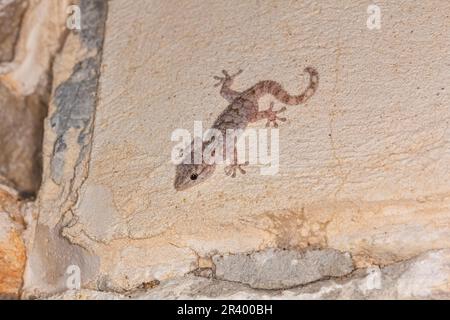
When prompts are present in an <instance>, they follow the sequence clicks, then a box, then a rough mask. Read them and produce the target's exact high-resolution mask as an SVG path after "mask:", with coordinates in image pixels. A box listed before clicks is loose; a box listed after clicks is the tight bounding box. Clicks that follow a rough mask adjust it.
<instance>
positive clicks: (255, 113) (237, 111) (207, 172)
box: [174, 67, 319, 191]
mask: <svg viewBox="0 0 450 320" xmlns="http://www.w3.org/2000/svg"><path fill="white" fill-rule="evenodd" d="M222 72H223V74H224V76H223V77H214V78H215V79H216V80H219V83H217V84H216V85H215V86H216V87H217V86H220V85H222V87H221V90H220V94H221V95H222V97H224V98H225V99H226V100H227V101H228V102H229V103H230V105H228V107H227V108H226V109H225V110H224V111H223V112H222V113H221V114H220V115H219V116H218V117H217V119H216V121H215V122H214V124H213V125H212V127H211V128H212V129H217V130H219V131H220V132H221V133H222V135H223V137H226V132H227V130H228V129H235V130H238V129H241V130H244V129H245V128H246V127H247V125H248V124H249V123H252V122H256V121H258V120H262V119H267V124H266V127H269V126H270V125H271V124H272V125H273V126H274V127H275V128H276V127H278V123H277V120H279V121H282V122H284V121H286V118H280V117H279V116H278V114H279V113H281V112H283V111H285V110H286V107H283V108H281V109H280V110H279V111H274V110H273V102H272V103H271V104H270V107H269V109H267V110H264V111H260V110H259V105H258V100H259V99H260V98H261V97H263V96H265V95H266V94H270V95H272V96H274V97H275V98H276V99H277V100H278V101H280V102H282V103H284V104H286V105H290V106H292V105H299V104H301V103H304V102H305V101H306V100H308V99H309V98H310V97H312V96H313V95H314V93H315V92H316V90H317V87H318V85H319V74H318V73H317V70H316V69H314V68H312V67H307V68H306V69H305V72H307V73H308V74H309V76H310V80H309V85H308V87H307V88H306V89H305V91H303V92H302V93H301V94H299V95H295V96H292V95H290V94H289V93H287V92H286V90H284V89H283V87H282V86H281V85H280V84H279V83H278V82H275V81H272V80H265V81H260V82H258V83H257V84H256V85H254V86H253V87H251V88H249V89H247V90H245V91H243V92H238V91H234V90H233V89H231V85H232V84H233V80H234V78H235V77H236V76H237V75H239V74H241V73H242V70H239V72H237V73H236V74H234V75H231V76H230V75H229V74H228V73H227V72H226V71H225V70H223V71H222ZM213 142H214V139H210V140H207V141H203V142H202V143H201V144H200V145H201V146H202V152H203V151H204V150H205V149H206V148H207V147H208V146H209V145H210V144H212V143H213ZM228 145H231V147H232V148H233V149H234V150H232V152H233V154H234V159H233V163H232V164H231V165H229V166H227V167H226V168H225V173H226V174H227V175H229V176H231V177H235V176H236V170H239V171H240V172H241V173H243V174H245V170H244V169H243V168H242V166H244V165H247V164H248V163H245V164H238V163H237V152H236V148H235V142H234V143H233V144H228ZM193 146H194V141H193V142H192V143H191V153H190V154H188V156H187V157H186V158H185V159H189V157H190V160H191V161H189V162H190V163H186V162H187V161H183V162H182V163H181V164H178V165H177V167H176V173H175V181H174V187H175V189H176V190H177V191H181V190H185V189H188V188H191V187H192V186H195V185H197V184H199V183H201V182H203V181H205V180H206V179H207V178H209V177H210V176H211V175H212V174H213V172H214V170H215V167H216V164H214V163H213V164H208V163H205V162H204V161H201V163H199V164H195V163H193V162H192V160H193V159H194V152H195V150H194V148H192V147H193ZM225 146H227V144H226V143H225ZM224 154H228V153H226V151H224Z"/></svg>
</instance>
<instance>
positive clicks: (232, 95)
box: [214, 70, 242, 103]
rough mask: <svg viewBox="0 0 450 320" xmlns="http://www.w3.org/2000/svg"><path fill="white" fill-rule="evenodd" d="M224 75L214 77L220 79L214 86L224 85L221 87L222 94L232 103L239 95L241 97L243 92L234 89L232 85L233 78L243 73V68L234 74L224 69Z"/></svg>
mask: <svg viewBox="0 0 450 320" xmlns="http://www.w3.org/2000/svg"><path fill="white" fill-rule="evenodd" d="M222 73H223V75H224V76H223V77H218V76H215V77H214V79H216V80H219V82H218V83H216V84H215V85H214V86H215V87H218V86H220V85H222V88H221V89H220V95H221V96H222V97H224V98H225V99H226V100H227V101H228V102H230V103H232V102H233V101H234V100H235V99H236V98H237V97H239V96H240V95H241V94H242V93H241V92H238V91H234V90H233V89H231V85H232V84H233V80H234V78H235V77H237V76H238V75H240V74H241V73H242V70H239V71H238V72H236V73H235V74H233V75H231V76H230V75H229V74H228V72H227V71H225V70H222Z"/></svg>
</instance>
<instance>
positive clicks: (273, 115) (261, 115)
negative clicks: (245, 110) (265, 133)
mask: <svg viewBox="0 0 450 320" xmlns="http://www.w3.org/2000/svg"><path fill="white" fill-rule="evenodd" d="M273 106H274V103H273V102H271V103H270V107H269V109H267V110H264V111H258V113H257V114H256V116H255V118H254V119H252V120H253V121H252V122H255V121H259V120H262V119H267V123H266V127H270V124H273V127H274V128H278V123H277V120H279V121H281V122H285V121H286V120H287V119H286V118H284V117H282V118H280V117H279V116H277V114H279V113H282V112H284V111H286V107H283V108H281V109H280V110H278V111H273Z"/></svg>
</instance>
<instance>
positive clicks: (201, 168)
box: [174, 163, 215, 191]
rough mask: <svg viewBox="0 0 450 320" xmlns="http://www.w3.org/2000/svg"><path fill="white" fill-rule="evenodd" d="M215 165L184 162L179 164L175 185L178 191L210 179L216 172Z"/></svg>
mask: <svg viewBox="0 0 450 320" xmlns="http://www.w3.org/2000/svg"><path fill="white" fill-rule="evenodd" d="M214 169H215V165H210V164H205V163H202V164H184V163H181V164H179V165H177V167H176V171H175V182H174V187H175V189H176V190H177V191H182V190H186V189H189V188H191V187H193V186H195V185H197V184H199V183H202V182H203V181H205V180H206V179H208V178H209V177H210V176H211V175H212V174H213V172H214Z"/></svg>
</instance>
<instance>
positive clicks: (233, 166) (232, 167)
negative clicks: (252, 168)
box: [225, 145, 249, 178]
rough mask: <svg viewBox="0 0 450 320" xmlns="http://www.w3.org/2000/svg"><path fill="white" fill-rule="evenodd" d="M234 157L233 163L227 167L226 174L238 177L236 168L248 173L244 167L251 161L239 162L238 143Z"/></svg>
mask: <svg viewBox="0 0 450 320" xmlns="http://www.w3.org/2000/svg"><path fill="white" fill-rule="evenodd" d="M233 153H234V159H233V163H232V164H230V165H229V166H226V167H225V174H226V175H227V176H231V177H232V178H235V177H236V170H239V171H240V172H241V173H242V174H246V173H247V172H246V171H245V170H244V169H243V168H242V167H243V166H248V164H249V162H248V161H245V163H241V164H238V157H237V149H236V145H235V146H234V152H233Z"/></svg>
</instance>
